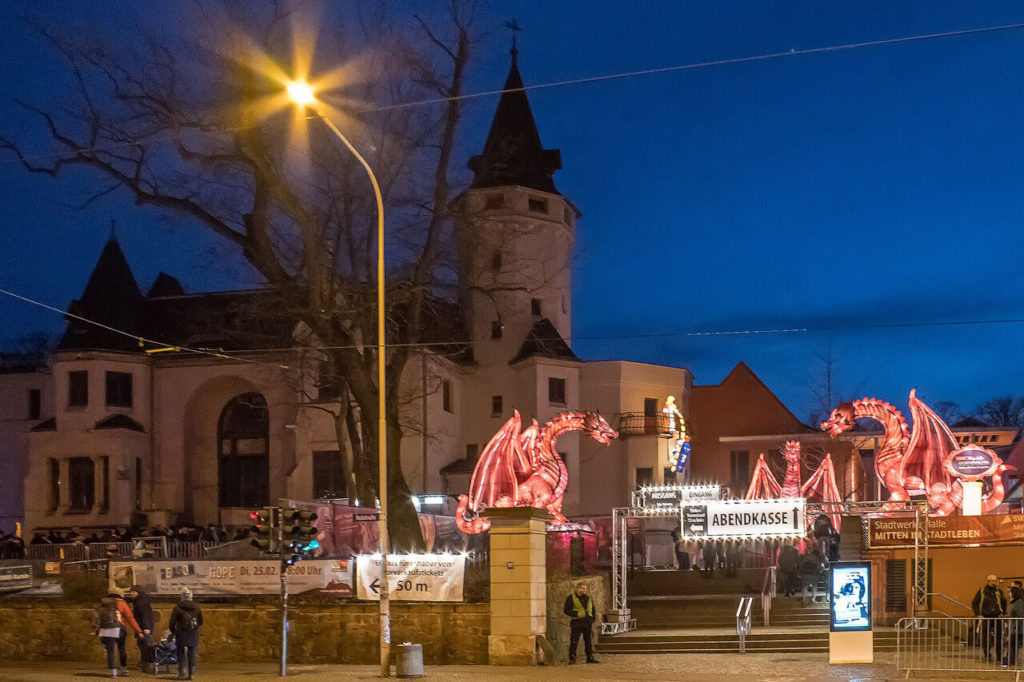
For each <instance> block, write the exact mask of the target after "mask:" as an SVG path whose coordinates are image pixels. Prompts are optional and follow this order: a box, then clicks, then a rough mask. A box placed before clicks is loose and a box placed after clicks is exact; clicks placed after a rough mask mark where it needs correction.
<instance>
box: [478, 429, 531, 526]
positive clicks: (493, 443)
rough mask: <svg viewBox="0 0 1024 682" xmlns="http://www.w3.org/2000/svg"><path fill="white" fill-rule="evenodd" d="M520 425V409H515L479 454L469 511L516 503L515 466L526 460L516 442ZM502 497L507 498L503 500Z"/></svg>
mask: <svg viewBox="0 0 1024 682" xmlns="http://www.w3.org/2000/svg"><path fill="white" fill-rule="evenodd" d="M521 427H522V421H521V419H520V417H519V411H518V410H515V411H514V412H513V414H512V418H511V419H509V420H508V421H507V422H505V425H504V426H502V427H501V429H500V430H499V431H498V432H497V433H496V434H494V437H493V438H491V440H490V442H488V443H487V446H486V447H485V448H484V451H483V452H482V453H480V459H479V460H478V461H477V463H476V467H475V468H474V469H473V478H472V479H470V482H469V499H470V500H472V501H473V502H472V505H473V509H472V510H471V511H473V512H478V511H480V510H481V509H486V508H487V507H494V506H502V507H505V506H515V503H516V500H517V499H518V493H517V489H518V487H519V484H518V483H517V482H516V473H515V468H516V466H517V464H519V463H520V462H522V461H524V460H525V458H524V456H523V449H522V447H521V446H520V444H519V430H520V428H521ZM505 499H507V500H509V501H508V502H505V501H504V500H505Z"/></svg>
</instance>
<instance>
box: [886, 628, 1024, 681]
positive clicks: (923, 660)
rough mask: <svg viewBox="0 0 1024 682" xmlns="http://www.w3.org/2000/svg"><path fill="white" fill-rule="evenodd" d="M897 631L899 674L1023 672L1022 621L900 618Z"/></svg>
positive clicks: (1023, 630) (897, 665)
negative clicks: (904, 672)
mask: <svg viewBox="0 0 1024 682" xmlns="http://www.w3.org/2000/svg"><path fill="white" fill-rule="evenodd" d="M896 628H897V632H896V669H897V670H899V671H906V672H907V673H908V674H909V673H910V672H911V671H945V672H951V673H978V672H999V671H1005V672H1012V673H1016V674H1018V675H1019V674H1020V673H1021V672H1022V671H1024V659H1022V658H1021V650H1020V649H1021V640H1022V637H1021V635H1022V634H1024V618H950V617H929V618H902V619H900V621H899V622H898V623H897V626H896ZM950 677H954V676H950Z"/></svg>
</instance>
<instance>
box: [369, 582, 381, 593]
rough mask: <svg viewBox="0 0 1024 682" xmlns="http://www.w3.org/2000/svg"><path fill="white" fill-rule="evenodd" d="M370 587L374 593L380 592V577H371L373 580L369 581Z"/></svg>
mask: <svg viewBox="0 0 1024 682" xmlns="http://www.w3.org/2000/svg"><path fill="white" fill-rule="evenodd" d="M370 589H371V590H373V593H374V594H380V578H374V579H373V582H372V583H370Z"/></svg>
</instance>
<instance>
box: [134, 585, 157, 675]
mask: <svg viewBox="0 0 1024 682" xmlns="http://www.w3.org/2000/svg"><path fill="white" fill-rule="evenodd" d="M128 597H129V599H131V602H132V615H133V616H135V621H136V622H137V623H138V624H139V627H140V628H142V635H141V636H140V637H138V638H137V639H136V640H135V643H136V644H138V645H139V656H140V658H141V659H142V672H144V673H148V672H152V668H153V642H152V641H150V639H149V636H150V635H151V634H153V627H154V618H153V604H152V602H150V600H149V595H148V594H146V592H145V590H143V589H142V587H140V586H139V585H132V589H131V591H130V592H129V593H128Z"/></svg>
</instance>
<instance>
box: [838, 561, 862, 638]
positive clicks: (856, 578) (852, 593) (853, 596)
mask: <svg viewBox="0 0 1024 682" xmlns="http://www.w3.org/2000/svg"><path fill="white" fill-rule="evenodd" d="M828 589H829V594H830V595H831V597H832V598H831V601H830V603H829V630H831V631H832V632H862V631H865V630H871V562H870V561H863V562H859V561H858V562H855V561H838V562H835V563H833V564H832V568H831V570H830V571H829V584H828Z"/></svg>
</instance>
